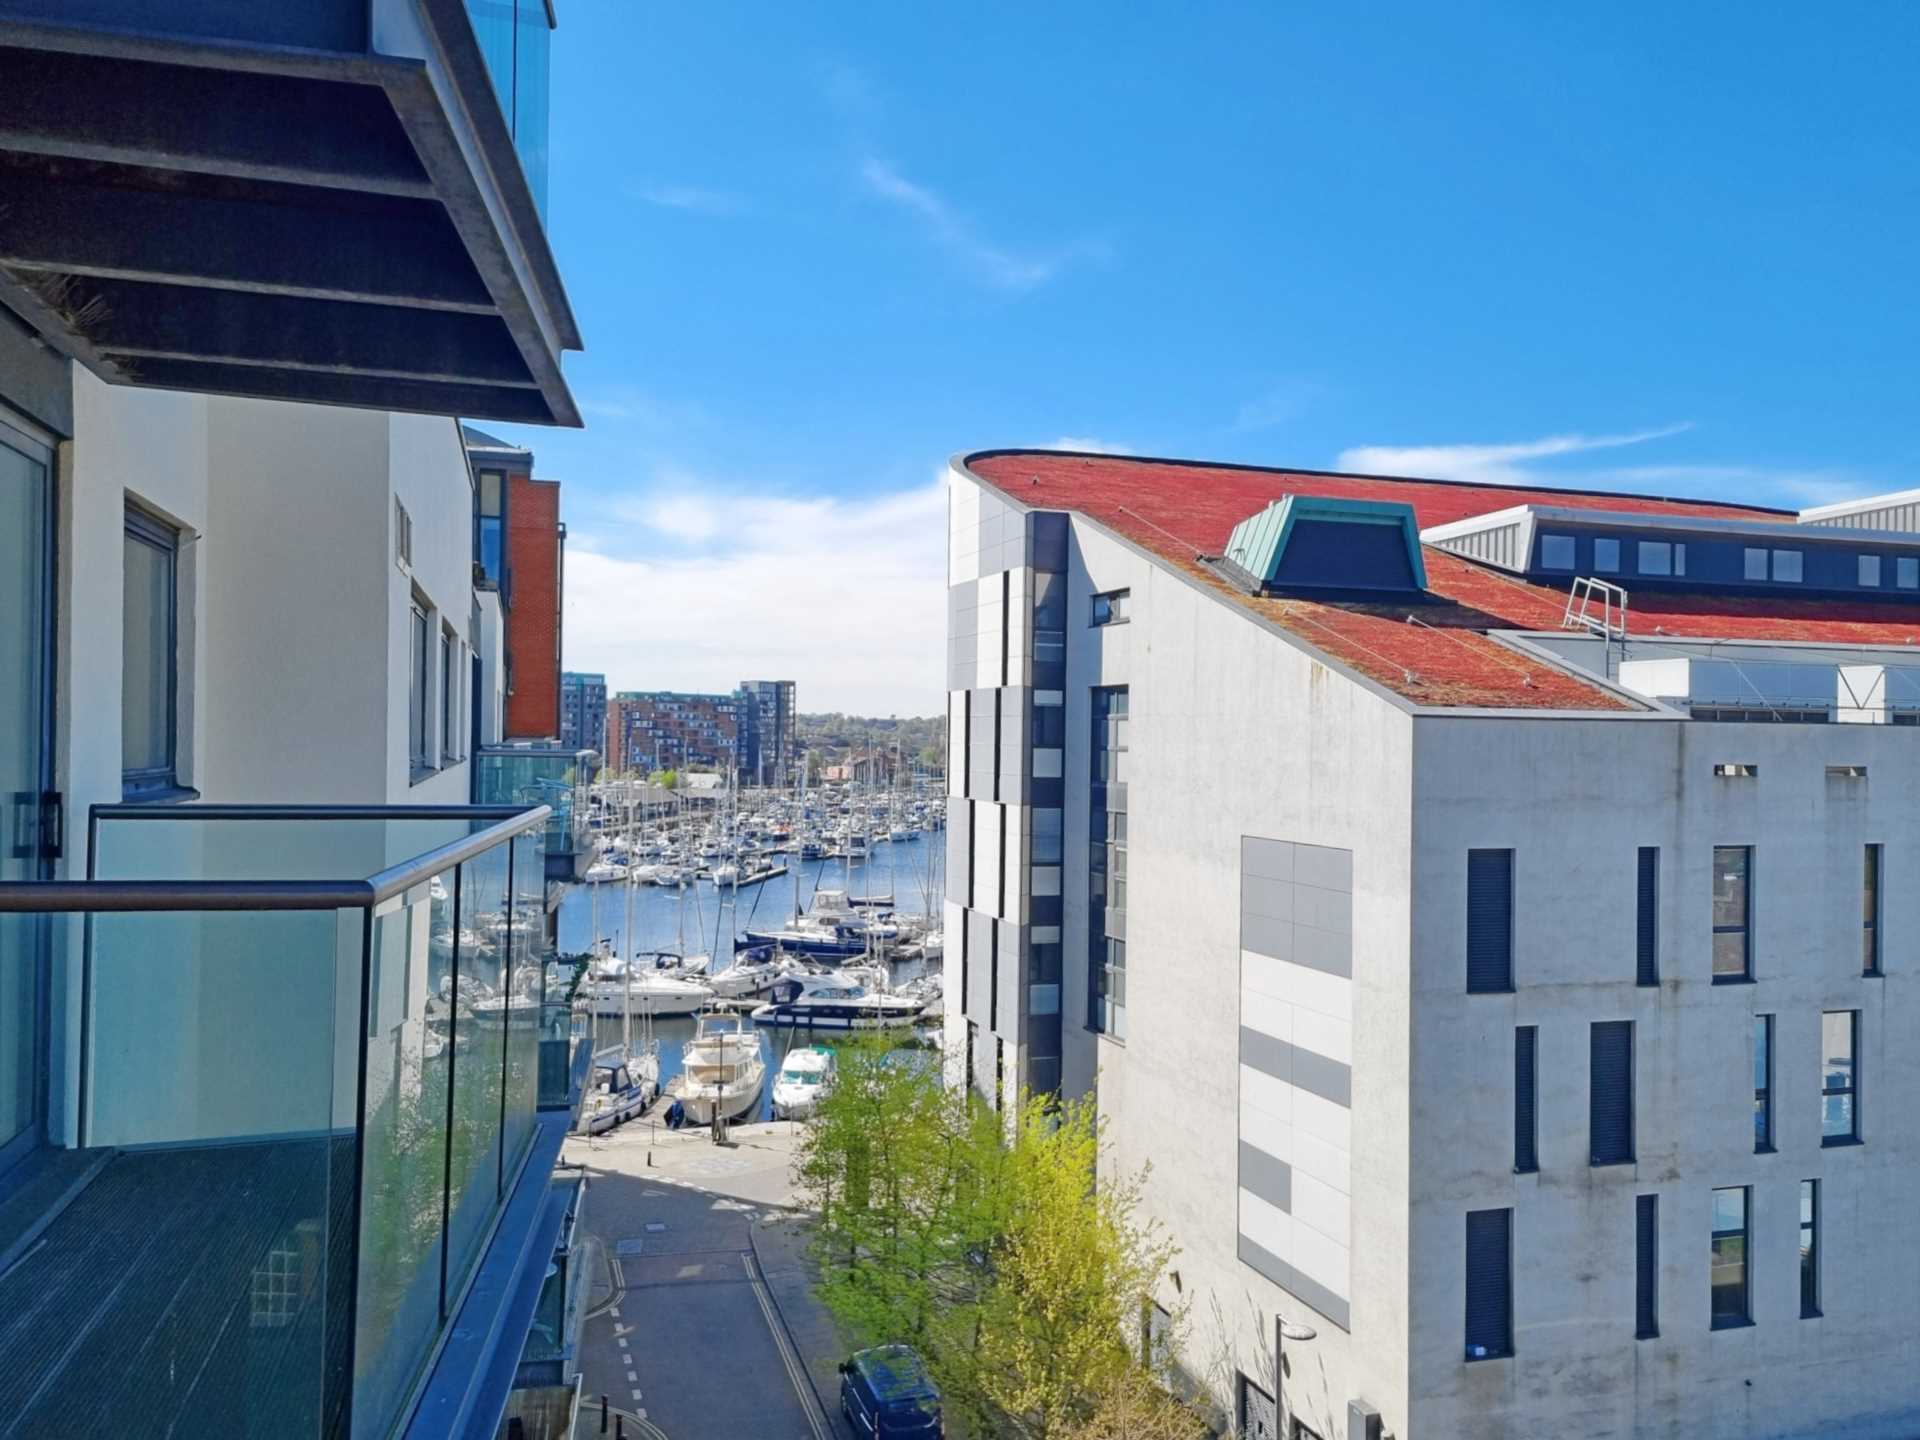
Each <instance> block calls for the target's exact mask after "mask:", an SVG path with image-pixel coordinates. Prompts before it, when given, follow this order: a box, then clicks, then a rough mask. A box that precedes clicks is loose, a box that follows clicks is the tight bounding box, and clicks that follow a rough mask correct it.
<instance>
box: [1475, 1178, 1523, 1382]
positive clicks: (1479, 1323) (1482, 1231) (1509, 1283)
mask: <svg viewBox="0 0 1920 1440" xmlns="http://www.w3.org/2000/svg"><path fill="white" fill-rule="evenodd" d="M1512 1353H1513V1211H1511V1210H1469V1211H1468V1212H1467V1359H1469V1360H1492V1359H1496V1358H1498V1357H1499V1356H1502V1355H1511V1354H1512Z"/></svg>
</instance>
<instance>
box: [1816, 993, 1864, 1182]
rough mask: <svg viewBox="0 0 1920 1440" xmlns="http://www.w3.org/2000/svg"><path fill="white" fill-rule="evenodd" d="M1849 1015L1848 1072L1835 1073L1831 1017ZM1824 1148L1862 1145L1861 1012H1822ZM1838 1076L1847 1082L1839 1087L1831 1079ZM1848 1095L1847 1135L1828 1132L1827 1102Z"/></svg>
mask: <svg viewBox="0 0 1920 1440" xmlns="http://www.w3.org/2000/svg"><path fill="white" fill-rule="evenodd" d="M1830 1015H1845V1016H1846V1017H1847V1063H1846V1069H1845V1070H1844V1072H1835V1071H1833V1070H1831V1069H1830V1068H1829V1064H1830V1062H1831V1061H1832V1059H1833V1057H1832V1056H1830V1055H1827V1054H1826V1053H1824V1052H1825V1051H1826V1048H1827V1017H1828V1016H1830ZM1820 1049H1821V1051H1822V1054H1821V1056H1820V1145H1821V1148H1822V1149H1832V1148H1834V1147H1837V1146H1842V1145H1858V1144H1859V1143H1860V1012H1859V1011H1858V1010H1823V1011H1821V1012H1820ZM1835 1073H1844V1074H1845V1076H1846V1083H1845V1084H1844V1085H1835V1084H1833V1083H1832V1080H1831V1077H1832V1076H1833V1075H1834V1074H1835ZM1842 1096H1844V1097H1845V1098H1846V1100H1847V1121H1848V1128H1847V1130H1846V1132H1845V1133H1844V1134H1829V1133H1828V1132H1827V1102H1828V1101H1830V1100H1833V1099H1836V1098H1839V1097H1842Z"/></svg>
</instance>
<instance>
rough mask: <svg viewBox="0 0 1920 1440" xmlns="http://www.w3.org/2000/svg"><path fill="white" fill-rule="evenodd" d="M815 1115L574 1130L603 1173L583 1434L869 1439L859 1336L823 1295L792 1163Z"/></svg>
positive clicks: (587, 1165)
mask: <svg viewBox="0 0 1920 1440" xmlns="http://www.w3.org/2000/svg"><path fill="white" fill-rule="evenodd" d="M798 1136H799V1127H797V1126H794V1125H790V1124H787V1123H784V1122H779V1121H773V1122H767V1123H763V1124H756V1125H735V1126H734V1127H733V1129H732V1133H731V1136H730V1139H729V1143H728V1144H726V1145H724V1146H717V1145H715V1144H714V1143H713V1141H712V1140H711V1139H710V1138H709V1136H708V1135H707V1133H706V1132H705V1131H681V1132H679V1133H677V1134H676V1133H673V1132H670V1131H668V1130H667V1129H666V1127H665V1126H663V1125H658V1124H657V1123H656V1122H654V1121H652V1120H635V1121H629V1122H628V1123H627V1124H626V1125H623V1126H621V1127H620V1128H619V1129H617V1130H614V1131H612V1132H610V1133H608V1134H606V1135H596V1136H592V1137H584V1136H575V1137H572V1138H571V1139H569V1140H568V1141H567V1148H566V1152H565V1155H564V1157H563V1158H564V1159H565V1161H566V1162H568V1163H570V1164H575V1165H579V1166H581V1167H583V1168H584V1169H585V1170H586V1171H587V1174H588V1177H589V1181H588V1187H587V1200H586V1206H585V1208H584V1210H583V1211H582V1214H581V1231H582V1233H583V1234H584V1236H585V1237H586V1239H585V1248H586V1250H587V1268H588V1271H589V1274H590V1275H591V1276H592V1279H593V1286H594V1288H593V1293H592V1294H591V1296H590V1299H589V1309H588V1315H587V1322H586V1326H585V1330H584V1333H583V1335H582V1340H581V1371H582V1375H583V1377H584V1385H583V1387H582V1398H583V1406H582V1414H581V1421H580V1427H579V1432H578V1433H579V1434H580V1436H581V1437H582V1440H589V1437H592V1440H597V1437H598V1436H599V1435H600V1433H601V1431H600V1414H601V1397H602V1396H605V1397H606V1404H607V1414H608V1424H607V1429H606V1432H605V1433H606V1434H607V1435H609V1436H612V1435H615V1434H616V1433H617V1432H619V1431H622V1430H624V1432H625V1433H626V1434H628V1435H633V1436H646V1437H649V1440H854V1437H853V1435H852V1432H851V1430H849V1429H848V1427H847V1424H846V1420H845V1417H844V1416H842V1414H841V1413H840V1400H839V1386H840V1376H839V1364H840V1361H841V1360H842V1359H843V1358H845V1356H846V1354H847V1350H848V1347H847V1346H846V1345H844V1344H843V1343H842V1341H841V1340H840V1337H839V1336H838V1334H837V1333H836V1331H835V1329H834V1325H833V1321H832V1318H831V1317H830V1316H829V1315H828V1314H827V1313H826V1311H825V1310H824V1309H823V1308H822V1307H821V1306H820V1304H819V1303H818V1302H817V1301H816V1300H815V1299H814V1298H813V1294H812V1268H811V1264H810V1262H809V1260H808V1258H807V1254H806V1229H807V1216H806V1214H805V1212H804V1211H801V1210H800V1209H798V1208H797V1205H796V1200H795V1196H794V1194H793V1186H792V1182H791V1180H790V1178H789V1169H790V1166H791V1164H792V1158H793V1151H794V1144H795V1141H796V1140H797V1138H798Z"/></svg>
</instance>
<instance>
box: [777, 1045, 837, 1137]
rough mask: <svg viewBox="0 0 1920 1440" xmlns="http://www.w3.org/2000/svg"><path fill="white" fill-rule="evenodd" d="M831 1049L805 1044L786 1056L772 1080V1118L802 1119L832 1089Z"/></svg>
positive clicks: (812, 1110)
mask: <svg viewBox="0 0 1920 1440" xmlns="http://www.w3.org/2000/svg"><path fill="white" fill-rule="evenodd" d="M833 1079H834V1063H833V1052H832V1051H831V1050H829V1049H827V1047H826V1046H824V1045H809V1046H807V1047H806V1048H805V1049H804V1050H795V1051H794V1052H793V1053H792V1054H790V1055H788V1056H787V1059H786V1063H785V1064H783V1065H782V1066H781V1067H780V1073H779V1074H778V1075H776V1076H775V1077H774V1081H773V1118H774V1119H776V1120H804V1119H806V1117H807V1116H809V1115H811V1114H812V1113H813V1112H814V1110H815V1108H817V1107H818V1106H819V1104H820V1101H821V1099H822V1098H823V1097H824V1096H825V1095H826V1093H827V1091H828V1090H830V1089H832V1088H833Z"/></svg>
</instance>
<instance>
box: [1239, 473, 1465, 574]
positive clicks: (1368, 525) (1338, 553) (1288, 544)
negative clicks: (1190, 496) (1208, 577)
mask: <svg viewBox="0 0 1920 1440" xmlns="http://www.w3.org/2000/svg"><path fill="white" fill-rule="evenodd" d="M1225 558H1226V559H1227V560H1228V561H1230V562H1231V563H1232V564H1234V565H1236V566H1238V567H1239V568H1240V569H1241V570H1243V571H1245V572H1246V574H1247V576H1248V577H1249V578H1250V579H1252V580H1256V581H1258V582H1259V583H1260V585H1261V586H1262V587H1270V588H1272V589H1275V590H1283V591H1285V590H1298V591H1322V592H1324V591H1363V592H1369V593H1376V594H1406V593H1409V592H1419V591H1423V590H1425V589H1426V588H1427V567H1426V564H1425V562H1424V561H1422V560H1421V558H1420V532H1419V529H1418V527H1417V526H1416V525H1415V524H1414V518H1413V507H1412V506H1411V505H1399V504H1394V503H1392V502H1390V501H1384V500H1334V499H1329V498H1326V497H1323V496H1318V495H1283V496H1281V497H1280V498H1279V499H1278V500H1276V501H1274V502H1273V503H1272V504H1271V505H1269V506H1267V508H1266V509H1264V510H1262V511H1261V512H1260V513H1259V514H1257V515H1249V516H1248V517H1247V518H1246V519H1244V520H1242V521H1241V522H1240V523H1239V524H1238V525H1236V526H1234V527H1233V536H1232V538H1231V539H1229V540H1228V541H1227V549H1226V555H1225Z"/></svg>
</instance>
